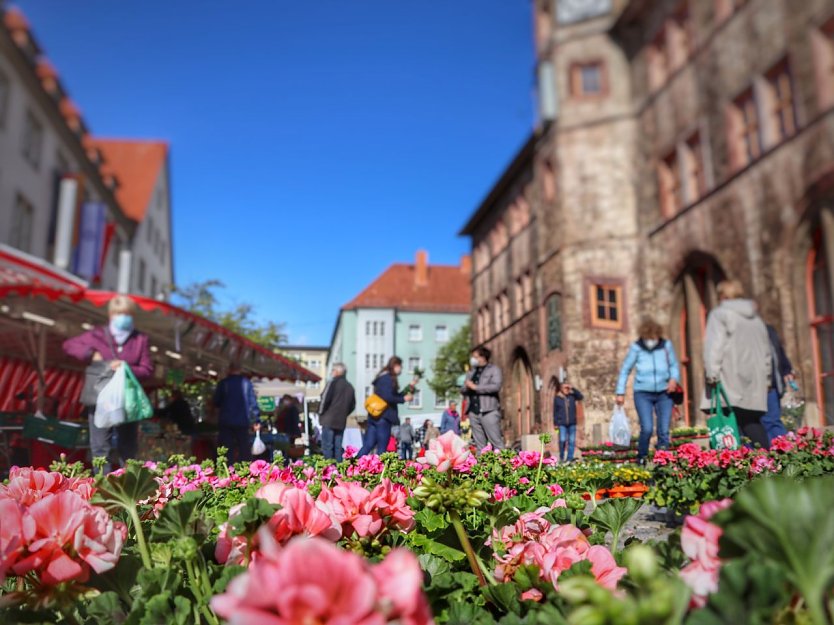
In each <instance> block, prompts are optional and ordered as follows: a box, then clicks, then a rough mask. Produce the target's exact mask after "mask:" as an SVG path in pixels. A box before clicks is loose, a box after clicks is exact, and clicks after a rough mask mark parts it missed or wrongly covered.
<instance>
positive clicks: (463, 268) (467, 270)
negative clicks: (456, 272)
mask: <svg viewBox="0 0 834 625" xmlns="http://www.w3.org/2000/svg"><path fill="white" fill-rule="evenodd" d="M460 272H461V273H462V274H463V275H465V276H466V277H467V278H468V277H469V276H471V275H472V257H471V256H470V255H469V254H464V255H463V256H461V257H460Z"/></svg>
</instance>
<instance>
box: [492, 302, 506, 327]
mask: <svg viewBox="0 0 834 625" xmlns="http://www.w3.org/2000/svg"><path fill="white" fill-rule="evenodd" d="M493 313H494V314H495V331H496V332H500V331H501V330H503V329H504V307H503V306H502V305H501V296H500V295H499V296H498V297H496V298H495V310H494V311H493Z"/></svg>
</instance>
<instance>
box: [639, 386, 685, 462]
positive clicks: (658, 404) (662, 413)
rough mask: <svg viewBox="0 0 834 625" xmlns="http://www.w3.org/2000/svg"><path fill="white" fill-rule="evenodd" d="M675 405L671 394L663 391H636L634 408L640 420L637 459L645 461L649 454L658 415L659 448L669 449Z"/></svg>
mask: <svg viewBox="0 0 834 625" xmlns="http://www.w3.org/2000/svg"><path fill="white" fill-rule="evenodd" d="M674 406H675V404H674V402H673V401H672V398H671V397H670V395H669V393H667V392H666V391H661V392H659V393H651V392H649V391H635V393H634V407H635V408H636V409H637V416H638V417H639V418H640V438H639V440H638V443H637V458H638V459H641V460H642V459H643V458H645V457H646V456H647V455H648V453H649V439H651V437H652V432H653V430H654V417H655V415H657V448H658V449H669V424H670V423H671V422H672V408H674Z"/></svg>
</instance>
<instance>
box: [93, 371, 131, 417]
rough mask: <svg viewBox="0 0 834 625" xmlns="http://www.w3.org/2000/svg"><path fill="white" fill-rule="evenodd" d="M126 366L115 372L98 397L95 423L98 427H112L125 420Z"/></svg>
mask: <svg viewBox="0 0 834 625" xmlns="http://www.w3.org/2000/svg"><path fill="white" fill-rule="evenodd" d="M125 379H126V376H125V367H124V366H121V367H119V368H118V369H116V371H115V372H114V373H113V377H112V378H110V381H109V382H108V383H107V384H105V385H104V388H103V389H101V392H100V393H99V394H98V398H97V399H96V411H95V413H94V414H93V423H94V424H95V426H96V427H97V428H104V429H106V428H112V427H113V426H115V425H120V424H122V423H124V422H125Z"/></svg>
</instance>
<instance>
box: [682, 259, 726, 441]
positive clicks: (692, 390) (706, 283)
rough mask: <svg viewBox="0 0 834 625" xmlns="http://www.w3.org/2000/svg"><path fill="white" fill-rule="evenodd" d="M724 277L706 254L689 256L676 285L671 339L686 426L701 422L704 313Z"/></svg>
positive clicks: (714, 304)
mask: <svg viewBox="0 0 834 625" xmlns="http://www.w3.org/2000/svg"><path fill="white" fill-rule="evenodd" d="M724 278H725V274H724V272H723V270H722V269H721V266H720V265H719V264H718V262H717V261H716V260H715V259H714V258H712V257H711V256H709V255H707V254H693V255H691V256H690V257H689V260H688V262H687V264H686V268H685V269H684V271H683V272H682V273H681V275H680V277H679V278H678V282H677V291H678V294H677V297H676V301H675V309H674V314H673V316H672V327H671V338H672V341H673V342H674V344H675V348H676V350H677V353H678V358H679V359H680V364H681V386H682V387H683V391H684V402H683V405H682V406H681V411H682V413H683V414H682V415H681V416H682V417H683V421H684V422H685V423H686V425H696V424H697V423H698V422H700V421H702V419H703V417H701V416H700V415H701V413H700V411H699V406H700V403H701V397H702V395H703V393H704V364H703V358H702V356H701V354H703V352H704V334H705V331H706V326H707V314H709V311H710V310H712V309H713V308H714V307H715V306H716V305H717V304H718V295H717V293H716V287H717V286H718V283H719V282H721V281H722V280H724Z"/></svg>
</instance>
